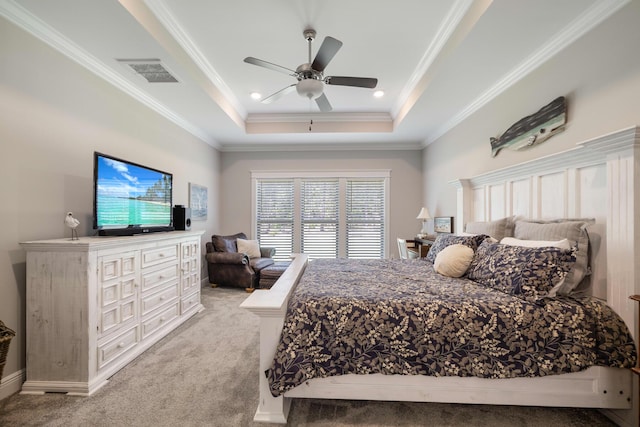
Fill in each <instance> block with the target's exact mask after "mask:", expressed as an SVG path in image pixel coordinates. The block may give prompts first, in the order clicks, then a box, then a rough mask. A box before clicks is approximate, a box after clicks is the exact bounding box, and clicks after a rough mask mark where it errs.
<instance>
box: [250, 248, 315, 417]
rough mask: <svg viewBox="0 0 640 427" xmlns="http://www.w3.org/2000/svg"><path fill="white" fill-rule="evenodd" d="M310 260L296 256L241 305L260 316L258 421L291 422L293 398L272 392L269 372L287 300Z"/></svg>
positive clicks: (300, 255) (302, 255)
mask: <svg viewBox="0 0 640 427" xmlns="http://www.w3.org/2000/svg"><path fill="white" fill-rule="evenodd" d="M307 259H308V256H307V255H304V254H295V255H293V261H292V262H291V265H290V266H289V267H288V268H287V269H286V270H285V271H284V273H282V276H280V278H279V279H278V281H276V283H274V284H273V286H272V287H271V289H268V290H266V289H265V290H260V289H257V290H256V291H255V292H253V293H252V294H251V295H249V297H248V298H247V299H246V300H244V301H243V302H242V304H240V307H241V308H244V309H246V310H249V311H250V312H252V313H253V314H256V315H258V317H260V365H259V367H258V377H259V389H258V392H259V394H260V396H259V403H258V409H257V410H256V414H255V416H254V418H253V420H254V421H256V422H263V423H280V424H286V422H287V416H288V415H289V409H290V406H291V399H290V398H287V397H284V396H279V397H273V396H272V395H271V391H270V390H269V383H268V381H267V377H266V376H265V371H266V370H267V369H269V368H270V367H271V363H272V361H273V356H274V354H275V353H276V347H277V346H278V341H279V340H280V333H281V332H282V326H283V324H284V316H285V314H286V311H287V303H288V302H289V297H290V296H291V294H292V292H293V291H294V289H295V288H296V286H297V285H298V281H299V280H300V277H301V276H302V273H303V272H304V270H305V268H306V266H307Z"/></svg>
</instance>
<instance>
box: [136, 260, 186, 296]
mask: <svg viewBox="0 0 640 427" xmlns="http://www.w3.org/2000/svg"><path fill="white" fill-rule="evenodd" d="M177 281H178V264H177V263H174V264H172V265H169V266H168V267H164V268H160V269H157V270H153V271H145V272H144V273H143V274H142V292H143V293H144V292H148V291H150V290H152V289H154V288H157V287H158V286H161V285H164V284H166V283H169V282H177Z"/></svg>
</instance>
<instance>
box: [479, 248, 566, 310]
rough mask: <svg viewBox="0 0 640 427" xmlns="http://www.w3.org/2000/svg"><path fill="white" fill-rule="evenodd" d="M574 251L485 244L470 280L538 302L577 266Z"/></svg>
mask: <svg viewBox="0 0 640 427" xmlns="http://www.w3.org/2000/svg"><path fill="white" fill-rule="evenodd" d="M574 253H575V251H573V250H565V249H560V248H555V247H552V246H545V247H540V248H529V247H524V246H510V245H503V244H500V243H490V242H483V243H482V244H481V245H480V246H479V247H478V250H476V253H475V255H474V257H473V261H471V265H470V266H469V269H468V270H467V278H469V279H471V280H473V281H475V282H477V283H479V284H481V285H483V286H487V287H489V288H492V289H496V290H499V291H502V292H504V293H507V294H510V295H515V296H517V297H520V298H522V299H525V300H527V301H531V302H536V301H538V300H539V299H540V298H543V297H545V296H549V292H550V291H551V290H552V289H553V288H554V286H555V285H556V284H558V283H559V282H561V281H562V280H563V279H564V278H565V277H566V276H567V274H568V272H569V271H570V270H571V268H572V267H573V265H574V264H575V260H576V258H575V255H574Z"/></svg>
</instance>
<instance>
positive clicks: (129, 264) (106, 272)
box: [99, 252, 138, 282]
mask: <svg viewBox="0 0 640 427" xmlns="http://www.w3.org/2000/svg"><path fill="white" fill-rule="evenodd" d="M137 256H138V255H137V252H126V253H124V254H116V255H107V256H103V257H100V263H99V271H100V281H101V282H106V281H109V280H113V279H117V278H119V277H123V276H128V275H134V274H135V271H136V266H137V264H138V262H137Z"/></svg>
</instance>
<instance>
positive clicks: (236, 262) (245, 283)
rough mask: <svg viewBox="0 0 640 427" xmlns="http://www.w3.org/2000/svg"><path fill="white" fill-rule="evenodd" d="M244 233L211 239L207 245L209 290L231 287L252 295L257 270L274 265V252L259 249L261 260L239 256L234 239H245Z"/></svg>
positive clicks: (263, 248)
mask: <svg viewBox="0 0 640 427" xmlns="http://www.w3.org/2000/svg"><path fill="white" fill-rule="evenodd" d="M246 238H247V236H246V235H245V234H244V233H237V234H233V235H230V236H219V235H217V234H214V235H213V236H211V242H207V245H206V248H207V254H206V255H205V258H206V260H207V266H208V270H209V283H211V285H212V286H214V287H215V286H218V285H220V286H234V287H239V288H245V289H246V290H247V291H251V290H253V289H255V288H256V287H258V283H259V281H260V270H262V269H263V268H265V267H268V266H270V265H272V264H273V263H274V261H273V256H274V255H275V252H276V250H275V248H268V247H261V248H260V257H256V258H249V256H248V255H247V254H245V253H241V252H238V246H237V243H236V242H237V239H246Z"/></svg>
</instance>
